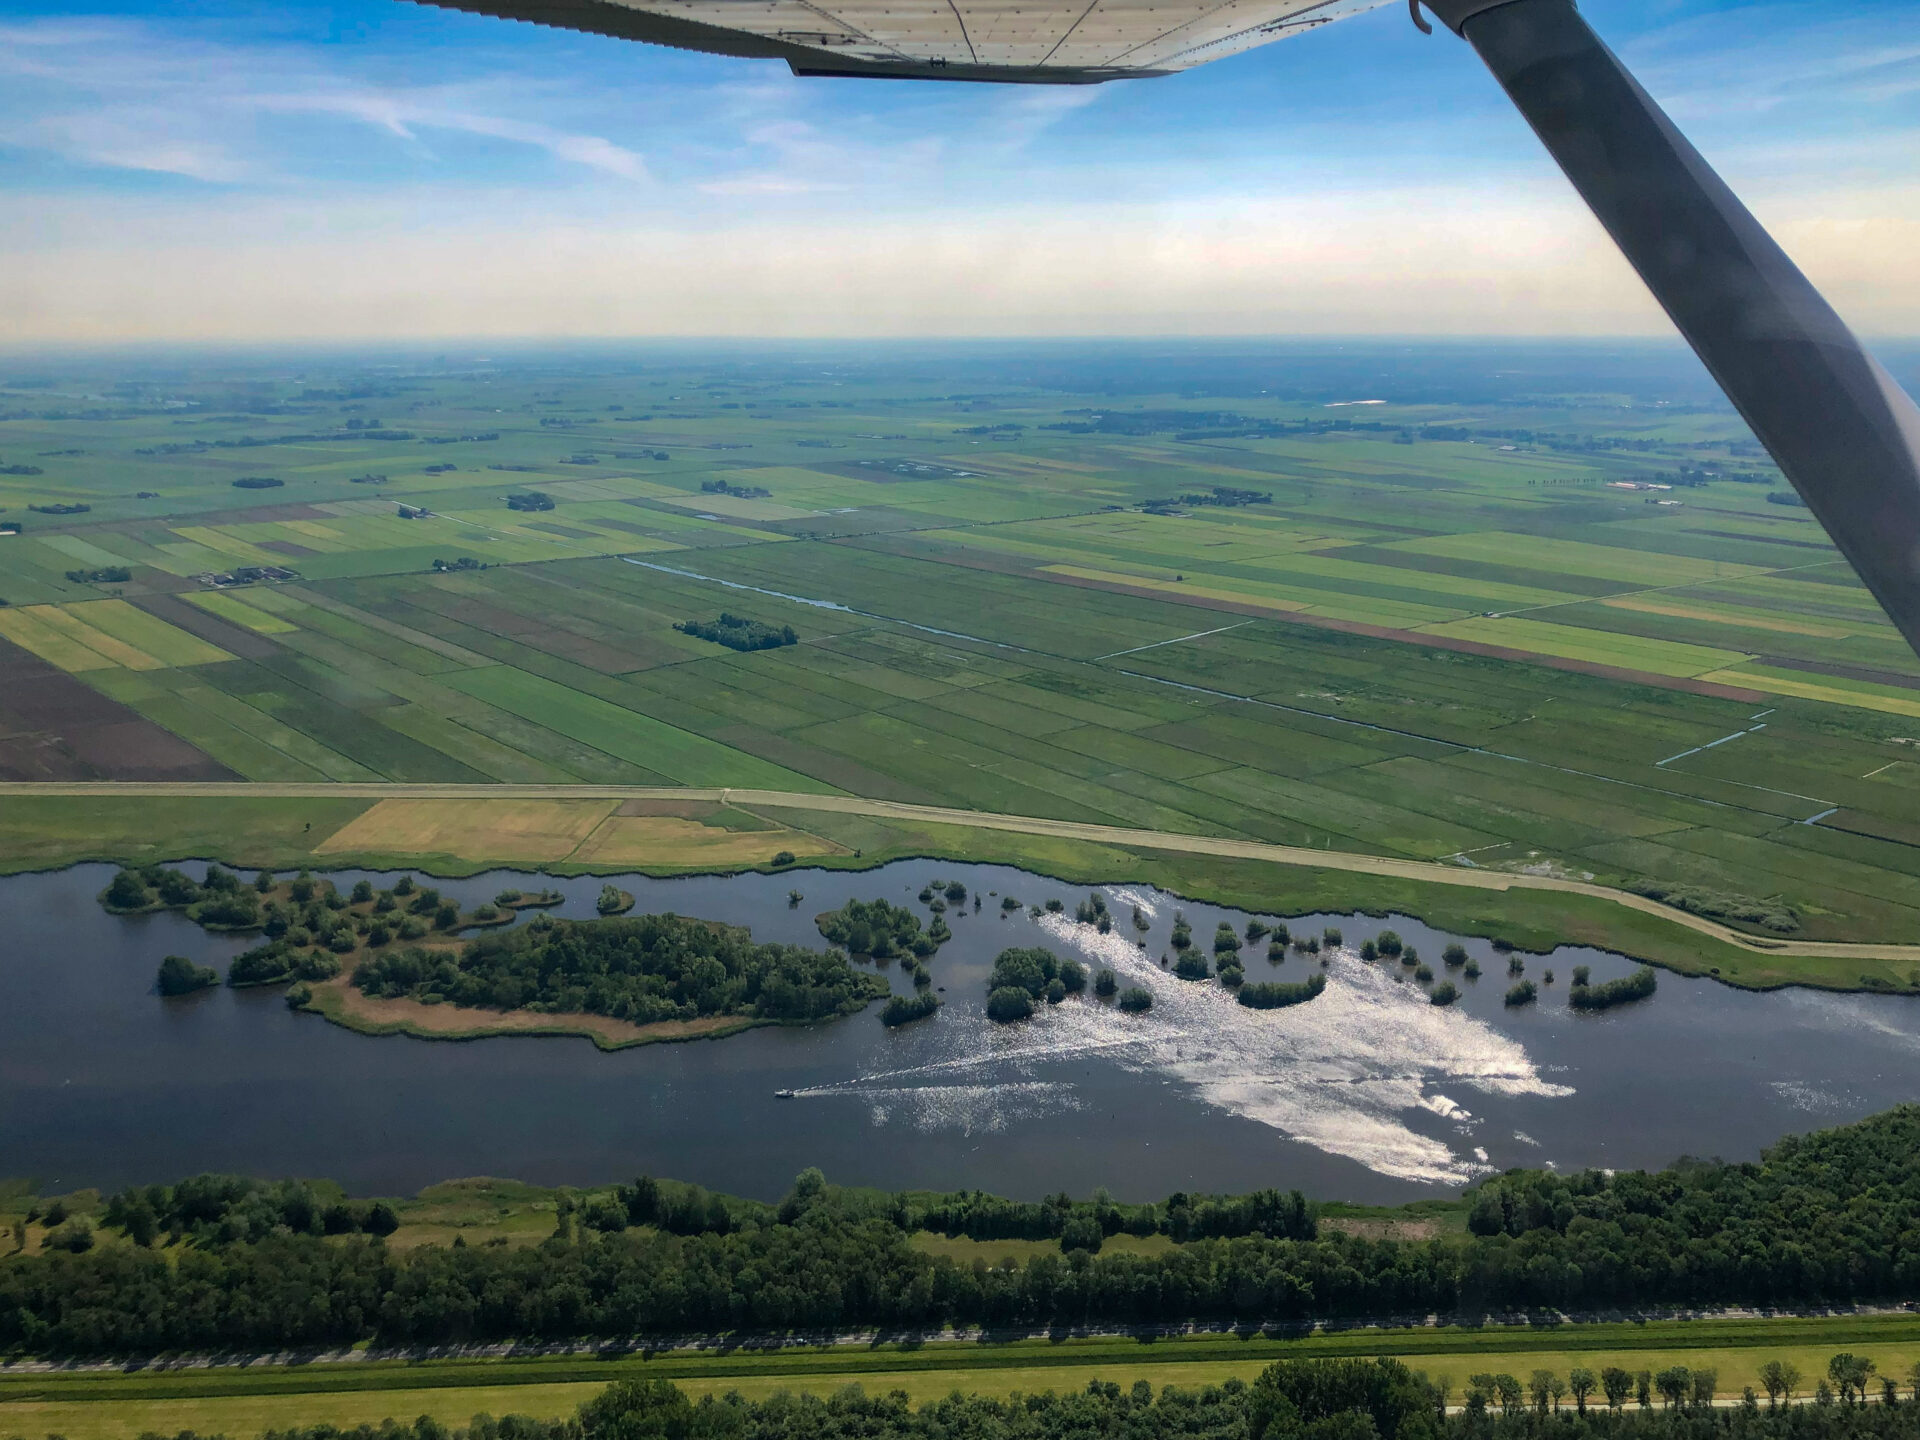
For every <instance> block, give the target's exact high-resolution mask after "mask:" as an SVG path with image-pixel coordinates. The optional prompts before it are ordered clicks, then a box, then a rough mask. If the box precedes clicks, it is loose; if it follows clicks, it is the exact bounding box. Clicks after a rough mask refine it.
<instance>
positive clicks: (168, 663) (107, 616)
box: [0, 600, 233, 672]
mask: <svg viewBox="0 0 1920 1440" xmlns="http://www.w3.org/2000/svg"><path fill="white" fill-rule="evenodd" d="M0 635H3V636H5V637H6V638H7V639H9V640H11V641H13V643H14V644H16V645H18V646H20V648H21V649H23V650H31V651H32V652H33V653H34V654H35V655H38V656H39V657H40V658H41V659H42V660H45V661H46V662H47V663H48V664H50V665H57V666H59V667H60V668H61V669H62V670H66V671H70V672H72V671H81V670H106V669H113V668H119V669H123V670H165V669H168V668H170V667H172V666H176V665H207V664H211V663H212V662H214V661H217V660H231V659H232V658H233V657H232V656H231V655H229V654H227V652H226V651H224V650H221V649H218V648H217V647H215V646H212V645H209V644H207V642H206V641H204V640H202V639H200V638H199V637H198V636H195V635H190V634H188V633H187V632H186V631H185V630H180V629H176V628H175V627H174V626H172V625H169V624H167V623H166V621H164V620H156V619H155V618H154V617H153V616H151V615H149V614H147V613H146V612H145V611H144V610H138V609H135V608H134V607H133V606H132V605H129V604H128V603H127V602H126V601H124V600H85V601H81V602H79V603H78V604H74V605H67V606H60V605H26V606H22V607H21V608H19V609H17V610H0Z"/></svg>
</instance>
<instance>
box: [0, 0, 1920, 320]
mask: <svg viewBox="0 0 1920 1440" xmlns="http://www.w3.org/2000/svg"><path fill="white" fill-rule="evenodd" d="M1583 8H1584V11H1585V13H1586V14H1587V16H1588V18H1589V19H1590V20H1591V21H1592V22H1593V23H1594V25H1595V26H1596V28H1597V29H1599V30H1600V32H1601V33H1602V34H1603V35H1604V36H1606V37H1607V38H1608V39H1609V41H1610V42H1611V43H1613V45H1614V46H1615V48H1616V49H1618V50H1620V51H1621V52H1622V53H1623V55H1624V56H1625V57H1626V58H1627V60H1628V61H1629V63H1630V64H1631V65H1632V66H1633V67H1634V68H1635V69H1636V71H1637V73H1639V75H1640V76H1641V79H1642V81H1643V82H1644V83H1645V84H1646V85H1647V87H1648V89H1649V90H1651V91H1652V92H1653V94H1654V95H1655V96H1656V98H1658V99H1659V100H1661V102H1662V103H1663V104H1665V105H1667V107H1668V108H1669V109H1670V111H1671V112H1672V113H1673V114H1674V116H1675V118H1676V119H1677V120H1679V122H1680V123H1681V125H1682V127H1683V128H1684V129H1686V130H1687V131H1688V132H1689V134H1690V135H1691V136H1692V137H1693V139H1694V140H1695V142H1696V143H1697V144H1699V145H1700V147H1701V148H1702V149H1703V150H1704V151H1705V152H1706V154H1707V155H1708V157H1709V158H1710V159H1711V160H1712V161H1713V162H1714V163H1715V164H1716V165H1718V166H1719V167H1720V168H1721V170H1722V172H1723V173H1724V174H1725V175H1726V176H1727V177H1728V178H1729V180H1731V181H1732V182H1733V183H1734V185H1735V188H1736V189H1737V190H1739V191H1740V192H1741V193H1742V194H1743V195H1745V196H1746V198H1747V199H1748V201H1749V202H1750V203H1751V204H1753V206H1754V207H1755V209H1756V210H1758V211H1759V212H1760V214H1761V216H1762V218H1763V219H1765V220H1766V221H1767V222H1768V223H1769V224H1771V225H1773V226H1774V227H1775V229H1776V233H1777V234H1779V235H1780V237H1781V239H1782V241H1783V243H1785V244H1787V246H1788V248H1789V250H1790V251H1791V252H1792V253H1793V254H1794V255H1795V256H1796V258H1798V259H1799V260H1800V261H1801V263H1802V264H1803V265H1804V266H1805V267H1806V268H1807V269H1808V270H1809V271H1810V272H1811V273H1812V274H1813V275H1814V277H1815V278H1816V280H1818V281H1820V282H1821V283H1822V284H1823V285H1826V286H1827V287H1828V288H1829V289H1830V292H1831V294H1832V297H1833V298H1834V300H1835V302H1836V304H1838V305H1839V306H1840V308H1841V309H1842V311H1843V313H1845V314H1847V315H1848V316H1849V318H1850V319H1852V320H1853V321H1854V323H1855V324H1856V325H1858V326H1859V327H1860V328H1862V329H1863V330H1865V331H1868V332H1871V333H1896V334H1912V333H1917V332H1920V280H1917V279H1916V278H1915V275H1914V273H1913V272H1914V269H1915V267H1914V266H1913V265H1912V264H1911V259H1910V257H1911V256H1912V255H1913V254H1915V253H1920V203H1916V202H1917V201H1920V143H1916V141H1917V140H1920V29H1917V28H1916V27H1915V26H1914V24H1913V19H1914V8H1913V4H1912V0H1897V3H1895V0H1848V3H1822V4H1806V3H1770V0H1754V3H1729V0H1590V3H1588V4H1587V5H1585V6H1584V7H1583ZM1663 324H1664V322H1663V321H1662V319H1661V317H1660V316H1659V315H1658V313H1657V311H1655V310H1654V308H1653V307H1652V305H1651V303H1650V302H1649V301H1647V300H1646V299H1645V298H1644V296H1643V295H1642V294H1641V293H1640V292H1639V290H1638V287H1637V285H1636V284H1635V282H1634V281H1633V279H1632V277H1631V275H1630V274H1629V273H1628V272H1627V271H1626V269H1625V266H1624V265H1623V264H1622V263H1621V262H1620V261H1619V260H1618V259H1617V257H1615V256H1614V255H1613V254H1612V252H1611V250H1610V248H1609V247H1608V246H1607V245H1606V243H1605V240H1604V237H1602V236H1601V235H1600V234H1599V232H1598V230H1597V228H1596V227H1595V226H1594V225H1593V224H1592V222H1591V220H1590V219H1588V218H1587V217H1586V215H1585V212H1584V211H1583V210H1582V209H1581V208H1580V207H1579V205H1578V202H1577V201H1576V200H1575V199H1574V198H1573V197H1572V195H1571V193H1570V191H1569V190H1568V189H1567V186H1566V184H1565V182H1564V181H1563V180H1562V179H1561V177H1560V176H1559V175H1558V173H1557V172H1556V171H1555V170H1554V169H1553V168H1552V166H1551V164H1550V162H1548V161H1547V160H1546V159H1545V157H1544V156H1543V155H1542V154H1541V152H1540V151H1539V149H1538V146H1537V144H1536V143H1535V142H1534V140H1533V138H1532V136H1531V135H1530V134H1528V133H1527V131H1526V130H1525V128H1524V126H1523V125H1522V124H1521V122H1520V121H1519V119H1518V118H1517V117H1516V116H1515V115H1514V114H1513V112H1512V110H1511V109H1510V107H1509V106H1508V105H1507V103H1506V101H1505V99H1504V97H1502V96H1501V95H1500V94H1499V93H1498V91H1497V90H1496V89H1495V87H1494V86H1493V84H1492V82H1491V80H1490V79H1489V78H1488V77H1487V76H1486V74H1485V73H1484V71H1483V70H1482V69H1481V67H1480V66H1479V64H1478V62H1477V61H1476V60H1475V59H1474V58H1473V56H1472V54H1471V52H1470V51H1469V50H1468V49H1467V48H1466V47H1465V46H1464V45H1463V44H1461V43H1460V42H1459V41H1457V40H1455V39H1454V38H1453V37H1451V36H1449V35H1448V34H1446V33H1445V32H1444V31H1441V32H1439V33H1437V34H1435V35H1434V36H1432V37H1423V36H1421V35H1420V34H1419V33H1418V32H1417V31H1415V30H1414V28H1413V27H1412V25H1411V24H1410V23H1409V21H1408V18H1407V14H1406V11H1405V9H1404V8H1403V7H1402V6H1400V5H1398V4H1392V5H1388V6H1386V7H1385V8H1382V9H1380V10H1376V11H1374V12H1372V13H1370V14H1367V15H1363V16H1360V17H1358V18H1355V19H1351V20H1347V21H1344V22H1342V23H1340V24H1338V25H1334V26H1330V27H1327V28H1325V29H1322V30H1319V31H1316V32H1313V33H1310V34H1307V35H1303V36H1300V37H1298V38H1295V39H1291V40H1287V41H1283V42H1280V43H1277V44H1274V45H1271V46H1268V47H1266V48H1264V49H1261V50H1257V51H1254V52H1251V53H1249V54H1247V55H1243V56H1239V57H1235V58H1232V59H1228V60H1224V61H1219V62H1216V63H1214V64H1212V65H1208V66H1204V67H1201V68H1200V69H1198V70H1195V71H1191V72H1188V73H1187V74H1184V75H1181V76H1176V77H1171V78H1167V79H1159V80H1150V81H1133V82H1122V83H1117V84H1110V85H1105V86H1099V87H1090V88H1051V87H1047V88H1021V87H998V86H971V85H935V84H910V83H897V82H875V81H824V80H796V79H794V78H792V77H791V76H789V75H788V74H787V72H786V69H785V66H784V65H781V64H779V63H778V62H766V61H741V60H724V59H717V58H713V57H707V56H700V55H691V54H686V53H682V52H678V51H672V50H664V49H657V48H654V47H648V46H639V45H633V44H629V43H622V42H618V41H611V40H602V39H597V38H592V37H586V36H579V35H572V34H567V33H562V32H555V31H549V30H542V29H539V28H536V27H532V26H526V25H518V24H512V23H509V22H503V21H496V20H488V19H484V18H479V17H472V16H466V15H460V14H455V13H450V12H445V11H440V10H437V9H433V8H430V7H426V6H420V5H414V4H409V3H404V0H340V3H336V4H330V5H320V4H307V3H281V4H276V5H273V6H254V5H242V4H235V3H176V4H162V3H145V4H97V5H91V6H60V7H58V8H51V7H45V8H43V7H38V6H34V5H31V4H23V3H19V0H0V334H4V335H5V336H7V337H9V338H10V339H12V340H13V341H14V342H16V343H42V342H49V341H51V342H62V341H107V340H119V339H174V338H178V339H268V338H299V337H306V336H312V337H316V338H330V339H352V338H360V337H369V338H372V337H407V338H414V337H435V336H448V335H471V336H486V335H619V334H645V335H705V334H727V335H802V334H840V335H865V334H1101V333H1152V334H1168V333H1180V334H1215V333H1218V334H1233V333H1239V334H1245V333H1392V334H1419V333H1444V334H1473V333H1499V334H1593V333H1601V334H1609V333H1612V334H1618V333H1656V334H1657V333H1661V332H1662V328H1663Z"/></svg>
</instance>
